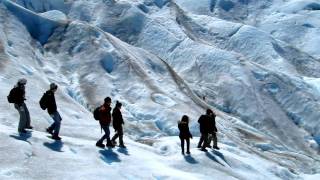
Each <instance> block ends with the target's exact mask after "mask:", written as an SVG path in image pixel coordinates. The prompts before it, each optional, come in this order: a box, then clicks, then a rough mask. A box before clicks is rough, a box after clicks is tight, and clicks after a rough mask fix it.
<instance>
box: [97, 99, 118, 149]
mask: <svg viewBox="0 0 320 180" xmlns="http://www.w3.org/2000/svg"><path fill="white" fill-rule="evenodd" d="M110 105H111V98H110V97H106V98H105V99H104V104H103V105H102V106H100V107H98V116H99V119H98V120H99V123H100V126H101V129H103V131H104V133H105V134H104V135H103V136H102V137H101V138H100V139H99V140H98V141H97V143H96V146H97V147H100V148H104V147H105V145H104V144H103V141H104V140H105V139H107V147H114V145H113V144H112V142H111V140H110V129H109V126H110V123H111V107H110Z"/></svg>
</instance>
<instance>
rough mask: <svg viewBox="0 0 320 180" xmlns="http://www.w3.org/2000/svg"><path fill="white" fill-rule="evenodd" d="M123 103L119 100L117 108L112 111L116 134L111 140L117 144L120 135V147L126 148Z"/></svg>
mask: <svg viewBox="0 0 320 180" xmlns="http://www.w3.org/2000/svg"><path fill="white" fill-rule="evenodd" d="M121 107H122V104H121V103H120V102H118V101H117V103H116V106H115V108H114V109H113V112H112V120H113V128H114V130H115V131H116V134H115V135H114V136H113V137H112V139H111V141H112V143H113V144H114V145H115V144H117V142H116V139H117V138H118V137H119V147H122V148H126V146H125V145H124V143H123V127H122V125H123V124H124V122H123V118H122V114H121Z"/></svg>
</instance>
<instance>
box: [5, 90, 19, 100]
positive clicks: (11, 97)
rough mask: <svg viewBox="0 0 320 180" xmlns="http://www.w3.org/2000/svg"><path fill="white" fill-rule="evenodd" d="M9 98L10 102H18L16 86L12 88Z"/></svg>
mask: <svg viewBox="0 0 320 180" xmlns="http://www.w3.org/2000/svg"><path fill="white" fill-rule="evenodd" d="M7 98H8V102H9V103H16V101H17V100H16V88H13V89H11V91H10V93H9V95H8V96H7Z"/></svg>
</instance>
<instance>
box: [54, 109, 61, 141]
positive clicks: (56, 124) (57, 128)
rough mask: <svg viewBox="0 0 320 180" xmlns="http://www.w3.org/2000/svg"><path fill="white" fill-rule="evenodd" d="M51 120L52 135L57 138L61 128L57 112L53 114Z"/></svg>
mask: <svg viewBox="0 0 320 180" xmlns="http://www.w3.org/2000/svg"><path fill="white" fill-rule="evenodd" d="M52 118H53V120H54V130H53V134H54V136H58V135H59V132H60V126H61V117H60V114H59V112H55V113H54V114H53V116H52Z"/></svg>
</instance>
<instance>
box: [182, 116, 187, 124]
mask: <svg viewBox="0 0 320 180" xmlns="http://www.w3.org/2000/svg"><path fill="white" fill-rule="evenodd" d="M181 122H185V123H189V117H188V116H187V115H183V116H182V119H181Z"/></svg>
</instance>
